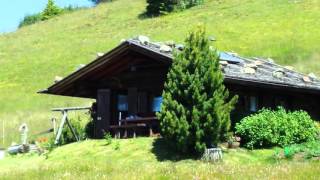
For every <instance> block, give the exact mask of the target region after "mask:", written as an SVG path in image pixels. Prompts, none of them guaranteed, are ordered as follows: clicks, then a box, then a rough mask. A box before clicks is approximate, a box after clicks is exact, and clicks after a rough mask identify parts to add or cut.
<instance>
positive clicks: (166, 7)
mask: <svg viewBox="0 0 320 180" xmlns="http://www.w3.org/2000/svg"><path fill="white" fill-rule="evenodd" d="M202 3H203V0H147V4H148V5H147V7H146V14H147V15H149V16H158V15H160V14H165V13H169V12H173V11H181V10H184V9H187V8H190V7H193V6H196V5H199V4H202Z"/></svg>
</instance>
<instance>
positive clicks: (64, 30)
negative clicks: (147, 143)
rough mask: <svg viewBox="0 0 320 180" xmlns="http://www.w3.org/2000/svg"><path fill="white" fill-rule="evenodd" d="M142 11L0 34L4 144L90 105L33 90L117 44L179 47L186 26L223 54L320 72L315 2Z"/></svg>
mask: <svg viewBox="0 0 320 180" xmlns="http://www.w3.org/2000/svg"><path fill="white" fill-rule="evenodd" d="M145 5H146V4H145V0H134V1H132V0H117V1H114V2H112V3H106V4H101V5H99V6H97V7H95V8H91V9H84V10H79V11H76V12H73V13H70V14H65V15H62V16H60V17H57V18H54V19H51V20H49V21H46V22H40V23H38V24H35V25H31V26H28V27H23V28H21V29H19V30H18V31H17V32H14V33H10V34H3V35H0V104H1V108H0V126H1V125H2V123H1V121H5V129H6V132H7V133H6V137H5V139H6V141H5V142H4V143H5V144H8V143H10V142H11V141H12V140H14V139H16V135H15V134H16V133H13V132H16V129H17V127H18V125H19V124H20V123H21V122H27V123H29V124H30V125H31V128H30V129H31V131H32V132H37V131H39V130H43V129H44V128H46V127H48V126H50V124H49V118H50V116H51V114H50V113H49V111H48V110H49V108H52V107H56V106H71V105H85V104H89V103H88V100H80V99H74V98H65V97H53V96H46V95H38V94H36V93H35V92H37V91H38V90H40V89H43V88H46V87H47V86H48V85H50V84H51V83H52V82H53V78H54V77H55V76H56V75H59V76H66V75H68V74H69V73H71V72H72V71H74V70H75V68H76V66H78V65H79V64H83V63H88V62H89V61H91V60H93V59H94V58H95V57H96V53H97V52H106V51H108V50H110V49H111V48H113V47H115V46H116V45H117V44H119V42H120V40H121V39H122V38H129V37H132V36H135V35H139V34H144V35H147V36H150V37H151V38H152V39H153V40H155V41H166V40H175V41H178V42H182V41H183V40H184V37H185V36H186V34H187V32H188V30H189V29H190V28H191V27H192V26H194V25H196V24H198V23H205V24H206V25H207V28H208V31H209V34H212V35H214V36H215V37H216V39H217V40H218V41H217V43H216V44H217V46H218V47H219V49H221V50H226V51H235V52H238V53H239V54H242V55H246V56H262V57H271V58H273V59H276V60H277V62H278V63H282V64H287V65H292V66H294V67H295V68H296V69H298V70H302V71H304V72H310V71H313V72H315V73H317V74H320V63H319V60H320V46H319V40H320V21H319V19H320V2H319V1H318V0H308V1H279V0H269V1H265V0H255V1H252V0H241V1H240V0H220V1H216V0H207V1H206V3H205V4H204V5H202V6H198V7H194V8H192V9H189V10H187V11H184V12H180V13H174V14H170V15H167V16H163V17H158V18H151V19H150V18H147V19H143V18H139V15H140V14H141V13H142V12H143V11H144V8H145ZM0 131H1V130H0ZM0 134H1V132H0ZM0 142H1V141H0ZM2 143H3V142H1V143H0V145H1V144H2Z"/></svg>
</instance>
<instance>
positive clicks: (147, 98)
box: [40, 36, 320, 138]
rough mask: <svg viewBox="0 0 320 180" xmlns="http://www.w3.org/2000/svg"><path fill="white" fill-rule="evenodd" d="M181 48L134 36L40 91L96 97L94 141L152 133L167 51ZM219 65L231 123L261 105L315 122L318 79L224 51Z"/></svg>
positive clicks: (319, 88)
mask: <svg viewBox="0 0 320 180" xmlns="http://www.w3.org/2000/svg"><path fill="white" fill-rule="evenodd" d="M182 49H183V45H180V44H173V43H152V42H150V41H149V39H148V38H147V37H145V36H138V37H137V38H134V39H129V40H126V41H123V42H122V43H121V44H120V45H118V46H117V47H115V48H114V49H112V50H111V51H109V52H107V53H105V54H103V55H101V56H99V57H98V58H97V59H96V60H94V61H92V62H91V63H89V64H87V65H86V66H84V67H82V68H81V69H79V70H77V71H75V72H73V73H72V74H70V75H69V76H67V77H65V78H64V79H62V80H60V81H58V82H56V83H55V84H53V85H52V86H50V87H49V88H47V89H46V90H43V91H40V93H45V94H53V95H61V96H72V97H81V98H92V99H96V105H95V106H94V114H95V115H94V128H95V130H94V131H95V137H97V138H101V137H102V136H103V133H104V132H108V131H111V132H113V133H114V134H116V135H119V134H120V133H125V134H124V136H126V135H128V134H126V133H127V132H129V130H132V131H133V134H132V131H130V133H131V135H133V136H135V135H136V132H137V133H151V134H152V133H153V132H154V131H157V127H158V120H157V119H156V117H155V112H157V111H159V110H160V104H161V100H162V98H161V94H162V90H163V86H164V82H165V79H166V74H167V72H168V69H169V67H170V65H171V62H172V57H173V55H172V51H173V50H176V51H177V52H179V51H181V50H182ZM220 65H221V69H222V71H223V73H224V75H225V77H224V78H225V85H226V86H227V88H228V89H229V90H230V92H231V93H233V94H238V95H239V100H238V103H237V105H236V108H235V110H234V112H233V113H232V120H233V122H236V121H238V120H239V119H240V118H241V117H243V116H245V115H247V114H250V113H252V112H256V111H258V110H259V109H261V108H262V107H269V108H275V107H276V106H283V107H285V108H287V109H289V110H295V109H303V110H306V111H307V112H308V113H309V114H310V115H311V116H312V117H313V118H315V119H319V118H320V106H319V102H320V101H319V100H320V81H319V80H318V79H317V78H316V77H315V76H314V75H312V74H310V75H304V74H301V73H298V72H296V71H294V70H292V68H290V67H283V66H280V65H277V64H275V63H273V62H272V60H270V59H267V60H266V59H261V58H251V59H247V58H243V57H239V56H237V55H236V54H233V53H226V52H220ZM95 109H96V111H95ZM95 112H96V113H95ZM127 130H128V131H127Z"/></svg>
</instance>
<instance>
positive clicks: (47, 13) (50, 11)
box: [41, 0, 62, 20]
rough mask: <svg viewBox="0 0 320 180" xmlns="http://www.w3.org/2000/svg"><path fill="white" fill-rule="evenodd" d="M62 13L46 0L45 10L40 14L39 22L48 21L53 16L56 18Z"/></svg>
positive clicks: (51, 0) (50, 1)
mask: <svg viewBox="0 0 320 180" xmlns="http://www.w3.org/2000/svg"><path fill="white" fill-rule="evenodd" d="M61 13H62V10H61V9H60V8H59V7H58V6H56V5H55V4H54V1H53V0H48V4H47V6H46V8H45V9H44V10H43V11H42V13H41V20H48V19H50V18H51V17H53V16H57V15H59V14H61Z"/></svg>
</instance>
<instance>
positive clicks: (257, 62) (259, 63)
mask: <svg viewBox="0 0 320 180" xmlns="http://www.w3.org/2000/svg"><path fill="white" fill-rule="evenodd" d="M263 63H264V62H262V61H259V60H256V61H254V64H255V65H256V66H261V65H262V64H263Z"/></svg>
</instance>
